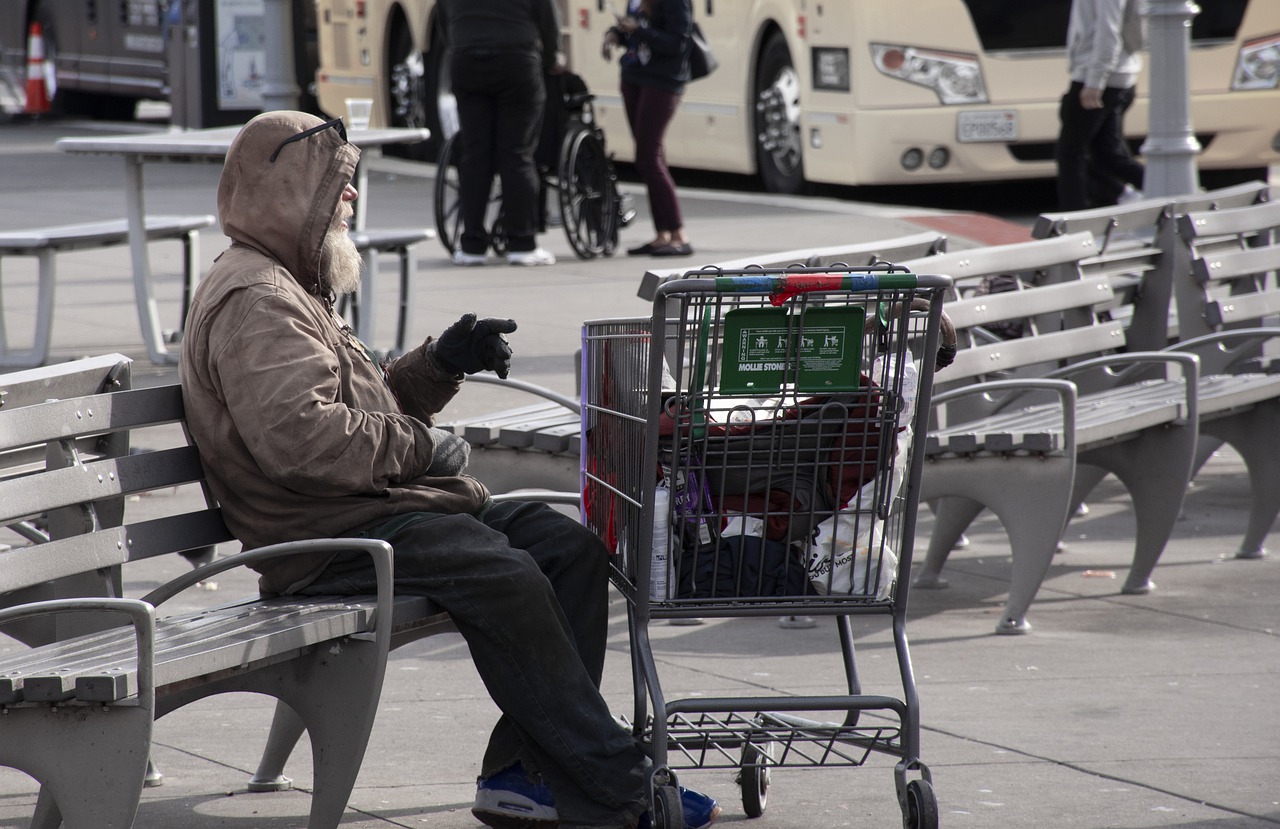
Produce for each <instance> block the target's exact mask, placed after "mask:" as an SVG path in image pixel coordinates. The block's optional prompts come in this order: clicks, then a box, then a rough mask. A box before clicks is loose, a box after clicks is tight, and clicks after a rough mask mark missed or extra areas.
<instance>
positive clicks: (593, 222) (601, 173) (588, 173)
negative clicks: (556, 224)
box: [560, 130, 618, 259]
mask: <svg viewBox="0 0 1280 829" xmlns="http://www.w3.org/2000/svg"><path fill="white" fill-rule="evenodd" d="M617 198H618V196H617V185H616V184H615V183H614V182H613V180H612V177H611V176H610V164H609V158H608V156H606V155H605V151H604V143H603V142H602V141H601V140H600V139H599V138H598V137H597V136H596V135H595V134H594V133H593V132H591V131H590V130H579V131H578V132H576V133H574V134H573V135H572V136H571V137H570V138H569V139H568V140H566V141H565V143H564V146H563V151H562V153H561V155H560V213H561V215H562V217H563V219H564V233H565V236H567V237H569V245H570V247H572V248H573V252H574V253H576V254H577V255H578V257H579V258H581V259H594V258H596V257H597V256H601V255H608V254H610V253H612V252H613V250H614V248H616V247H617V243H618V228H617Z"/></svg>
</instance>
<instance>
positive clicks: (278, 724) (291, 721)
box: [249, 702, 307, 792]
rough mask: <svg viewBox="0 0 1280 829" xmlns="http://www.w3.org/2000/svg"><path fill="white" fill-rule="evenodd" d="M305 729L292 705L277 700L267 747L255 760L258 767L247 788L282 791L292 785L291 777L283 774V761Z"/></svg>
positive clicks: (261, 790)
mask: <svg viewBox="0 0 1280 829" xmlns="http://www.w3.org/2000/svg"><path fill="white" fill-rule="evenodd" d="M306 730H307V727H306V725H305V724H304V723H303V722H302V718H301V717H299V716H298V715H297V713H296V712H294V710H293V709H292V708H290V707H289V706H288V705H285V704H284V703H283V702H277V703H276V714H275V717H274V718H273V719H272V720H271V731H270V733H268V734H267V747H266V748H265V749H264V750H263V752H262V759H261V760H259V761H258V771H257V772H256V773H255V774H254V775H253V777H252V778H251V779H250V780H249V791H251V792H282V791H285V790H286V789H290V788H292V787H293V780H292V779H291V778H288V777H285V776H284V764H285V763H286V762H288V760H289V755H290V754H292V753H293V749H294V746H296V745H297V744H298V740H300V739H302V733H303V732H304V731H306Z"/></svg>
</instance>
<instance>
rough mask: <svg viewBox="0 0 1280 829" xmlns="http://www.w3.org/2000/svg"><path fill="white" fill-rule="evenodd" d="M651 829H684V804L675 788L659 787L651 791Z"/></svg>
mask: <svg viewBox="0 0 1280 829" xmlns="http://www.w3.org/2000/svg"><path fill="white" fill-rule="evenodd" d="M650 817H652V818H653V820H652V821H650V823H649V825H650V826H651V827H652V829H685V827H684V803H683V802H682V801H681V800H680V790H679V789H677V788H676V787H675V786H659V787H658V788H656V789H654V791H653V814H652V815H650Z"/></svg>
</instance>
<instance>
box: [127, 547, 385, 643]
mask: <svg viewBox="0 0 1280 829" xmlns="http://www.w3.org/2000/svg"><path fill="white" fill-rule="evenodd" d="M347 550H359V551H363V552H365V553H368V554H369V556H370V557H372V558H373V569H374V573H375V576H376V578H377V583H378V593H377V599H378V605H377V610H376V611H375V613H374V634H375V635H376V637H377V638H378V639H382V638H384V637H385V638H386V641H387V642H388V643H389V642H390V641H391V640H390V637H391V611H392V601H393V596H392V580H391V579H392V549H391V545H390V544H388V543H387V542H385V541H383V540H381V539H378V538H315V539H308V540H306V541H286V542H284V543H282V544H271V545H268V546H266V547H259V548H258V549H256V550H250V551H248V552H245V553H237V554H235V555H233V556H227V557H226V558H221V559H218V560H216V561H214V562H212V563H211V564H206V565H204V566H202V567H197V568H196V569H194V570H191V571H189V572H187V573H184V574H183V575H181V576H178V577H177V578H175V579H172V580H170V581H169V582H167V583H165V584H162V585H160V586H159V587H157V588H156V589H155V590H152V591H151V592H150V593H148V594H147V595H145V596H143V597H142V600H143V601H144V602H148V603H150V604H152V605H154V606H157V607H158V606H160V605H161V604H163V603H164V602H167V601H168V600H169V599H171V598H173V597H174V596H176V595H178V594H179V593H181V592H182V591H184V590H186V589H187V588H189V587H193V586H195V585H196V584H198V583H200V582H202V581H204V580H206V579H208V578H209V577H211V576H215V575H217V574H218V573H221V572H223V571H224V570H230V569H232V568H235V567H240V566H244V565H249V564H254V563H257V562H259V561H266V560H268V559H273V558H279V557H281V556H293V555H300V554H302V555H305V554H311V553H315V554H321V553H323V554H328V553H336V552H343V551H347Z"/></svg>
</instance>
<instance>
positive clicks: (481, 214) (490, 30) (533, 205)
mask: <svg viewBox="0 0 1280 829" xmlns="http://www.w3.org/2000/svg"><path fill="white" fill-rule="evenodd" d="M437 7H438V8H439V10H440V23H441V25H442V27H443V29H444V31H445V34H446V36H447V37H448V38H449V41H450V44H451V49H452V55H453V56H452V62H451V64H450V69H451V71H452V73H453V75H452V77H453V94H454V97H455V98H456V99H457V101H458V124H459V130H460V131H461V138H460V139H459V140H460V145H461V149H462V157H461V160H460V162H459V164H458V186H459V191H460V192H459V202H460V207H461V211H462V238H461V244H460V246H459V247H458V249H457V250H456V251H454V254H453V263H454V264H455V265H484V264H486V262H487V261H488V259H487V257H488V251H489V242H490V240H489V231H488V228H486V227H485V211H486V210H487V208H488V206H489V191H490V188H491V187H492V186H493V177H494V175H497V176H498V178H499V180H500V181H501V183H502V226H503V232H504V234H505V235H506V237H507V263H508V264H510V265H554V264H555V261H556V258H555V256H554V255H553V254H551V252H549V251H547V250H545V249H543V248H541V247H539V246H538V245H537V244H536V241H535V237H536V234H537V233H538V232H539V231H540V230H542V228H541V227H540V222H539V198H540V195H539V194H540V186H541V182H540V178H539V176H538V169H537V165H536V164H535V162H534V157H533V154H534V151H535V150H536V149H537V145H538V137H539V135H540V133H541V129H542V114H543V107H544V105H545V104H546V100H547V89H546V83H545V80H544V75H546V74H553V73H560V72H563V71H564V67H565V58H564V54H563V53H561V52H560V24H559V22H558V20H557V18H556V9H555V4H554V2H553V0H442V2H441V3H439V4H438V6H437Z"/></svg>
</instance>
